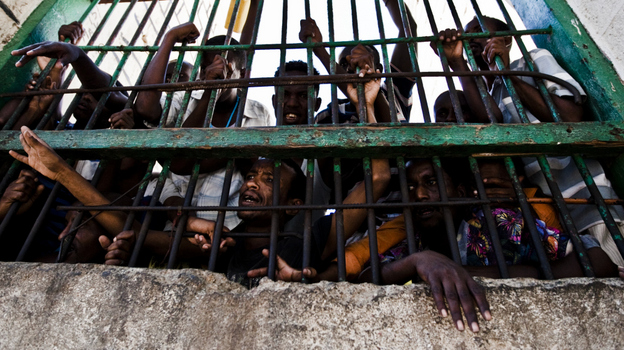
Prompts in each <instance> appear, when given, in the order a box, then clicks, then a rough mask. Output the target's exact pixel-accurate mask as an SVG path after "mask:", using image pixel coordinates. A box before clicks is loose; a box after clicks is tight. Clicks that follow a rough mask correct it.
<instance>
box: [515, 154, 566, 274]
mask: <svg viewBox="0 0 624 350" xmlns="http://www.w3.org/2000/svg"><path fill="white" fill-rule="evenodd" d="M505 166H506V168H507V172H508V173H509V176H510V177H511V181H512V184H513V187H514V190H515V191H516V196H518V201H519V202H520V209H521V210H522V216H523V217H524V224H525V225H526V227H527V228H528V229H529V232H530V233H531V240H532V242H533V246H534V248H535V252H536V254H537V257H538V259H539V262H540V267H541V271H542V274H543V275H544V278H546V279H549V280H552V279H554V276H553V273H552V269H551V268H550V264H549V262H548V257H547V256H546V251H545V250H544V246H543V245H542V240H541V237H540V234H539V232H537V227H536V226H535V219H534V218H533V215H532V214H531V206H530V205H529V203H528V202H527V199H526V196H525V194H524V191H523V190H522V186H521V185H520V181H519V180H518V174H517V173H516V168H515V166H514V164H513V161H512V160H511V158H509V157H506V158H505Z"/></svg>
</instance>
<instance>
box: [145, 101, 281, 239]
mask: <svg viewBox="0 0 624 350" xmlns="http://www.w3.org/2000/svg"><path fill="white" fill-rule="evenodd" d="M202 95H203V90H196V91H193V93H192V94H191V101H190V102H189V106H188V108H187V110H186V113H185V114H184V120H186V118H188V116H189V115H190V114H191V112H192V111H193V109H194V108H195V106H196V105H197V101H199V99H201V97H202ZM164 97H165V95H164V94H163V98H162V99H161V105H164ZM183 97H184V91H178V92H176V93H175V94H174V98H173V100H172V103H171V109H170V110H169V118H170V119H167V124H168V125H169V122H171V123H172V124H173V117H174V116H175V115H176V114H177V111H179V109H180V105H181V102H182V98H183ZM270 123H271V118H270V113H269V112H268V109H267V108H266V107H265V106H264V105H263V104H261V103H260V102H258V101H254V100H247V102H246V103H245V117H244V118H243V124H242V127H255V126H271V125H274V124H270ZM190 179H191V177H190V175H178V174H175V173H173V172H171V171H170V172H169V175H168V177H167V180H166V182H165V186H164V187H163V190H162V193H161V195H160V198H159V200H160V202H161V203H164V201H165V200H167V199H168V198H170V197H176V196H177V197H181V198H184V197H185V196H186V191H187V189H188V183H189V181H190ZM156 182H157V180H152V183H150V186H149V187H148V189H147V191H146V196H147V195H149V194H151V193H153V192H154V188H155V184H156ZM224 183H225V168H223V169H219V170H216V171H213V172H211V173H206V174H200V176H199V178H198V180H197V186H196V187H195V193H194V194H193V199H192V201H191V205H192V206H218V205H219V203H220V202H221V192H222V189H223V184H224ZM242 185H243V175H242V174H241V173H240V171H238V170H235V171H234V174H233V176H232V182H231V184H230V191H229V193H228V204H227V205H228V206H232V207H236V206H238V197H239V190H240V188H241V186H242ZM217 215H218V212H216V211H198V212H197V217H199V218H202V219H206V220H213V221H215V220H216V219H217ZM240 222H241V219H239V218H238V215H237V212H235V211H228V212H226V214H225V222H224V225H225V227H227V228H229V229H233V228H234V227H236V226H238V224H239V223H240ZM170 227H171V226H170V225H167V227H166V228H165V229H168V228H170Z"/></svg>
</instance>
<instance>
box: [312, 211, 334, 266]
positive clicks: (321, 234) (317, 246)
mask: <svg viewBox="0 0 624 350" xmlns="http://www.w3.org/2000/svg"><path fill="white" fill-rule="evenodd" d="M333 217H334V215H327V216H323V217H321V218H319V219H318V220H316V222H315V223H314V225H312V246H311V249H312V250H311V254H310V265H311V266H312V267H314V268H316V269H318V268H321V267H323V266H324V263H325V262H323V261H321V254H322V253H323V250H325V245H326V244H327V238H328V237H329V232H330V231H331V224H332V218H333ZM332 258H333V257H332ZM328 260H331V258H330V259H328Z"/></svg>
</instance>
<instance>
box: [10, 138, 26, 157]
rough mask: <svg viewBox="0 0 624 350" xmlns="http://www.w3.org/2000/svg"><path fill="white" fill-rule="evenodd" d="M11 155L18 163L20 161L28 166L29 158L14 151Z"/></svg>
mask: <svg viewBox="0 0 624 350" xmlns="http://www.w3.org/2000/svg"><path fill="white" fill-rule="evenodd" d="M20 138H21V136H20ZM9 155H10V156H11V157H13V158H15V159H16V160H17V161H20V162H22V163H24V164H28V157H27V156H24V155H21V154H19V153H17V152H15V151H13V150H11V151H9Z"/></svg>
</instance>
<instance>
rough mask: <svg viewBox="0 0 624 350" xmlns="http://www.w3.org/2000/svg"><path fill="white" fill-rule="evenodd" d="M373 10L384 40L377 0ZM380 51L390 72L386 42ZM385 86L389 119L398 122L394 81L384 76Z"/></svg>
mask: <svg viewBox="0 0 624 350" xmlns="http://www.w3.org/2000/svg"><path fill="white" fill-rule="evenodd" d="M375 12H376V13H377V26H378V27H379V38H380V39H383V40H385V39H386V33H385V31H384V26H383V20H382V17H381V6H380V5H379V0H376V1H375ZM408 25H409V24H408ZM399 30H400V29H399ZM381 52H382V57H383V65H384V71H385V72H392V68H390V57H389V56H388V45H387V44H385V43H384V44H382V45H381ZM373 69H374V68H373ZM386 88H387V89H388V90H387V91H388V102H389V107H390V121H391V122H393V123H396V122H398V119H397V110H396V97H395V96H394V83H393V81H392V78H386ZM406 118H407V120H409V116H406Z"/></svg>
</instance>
